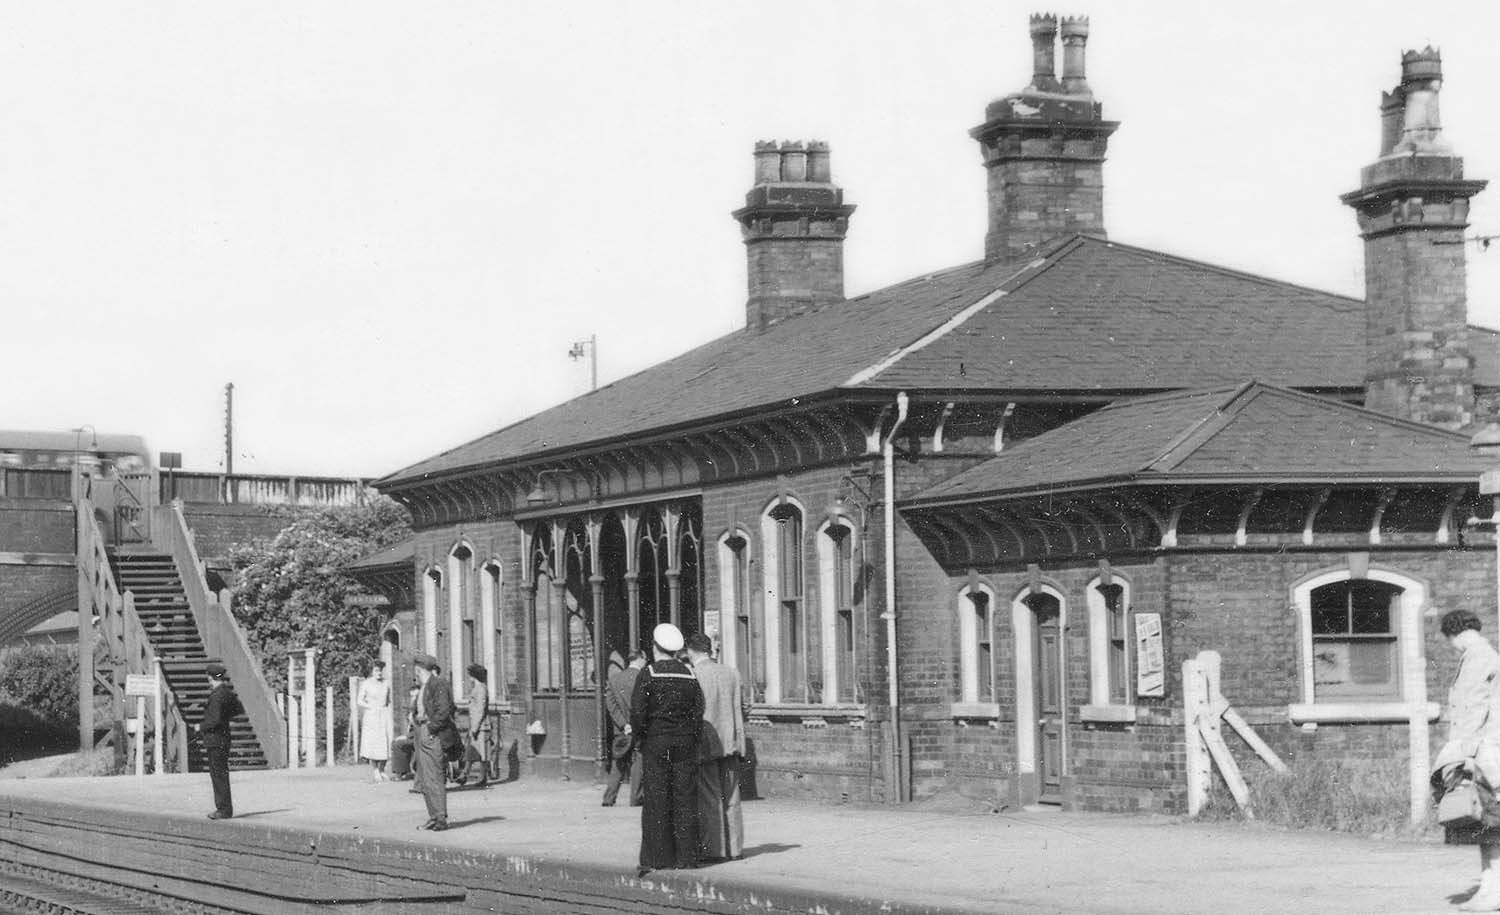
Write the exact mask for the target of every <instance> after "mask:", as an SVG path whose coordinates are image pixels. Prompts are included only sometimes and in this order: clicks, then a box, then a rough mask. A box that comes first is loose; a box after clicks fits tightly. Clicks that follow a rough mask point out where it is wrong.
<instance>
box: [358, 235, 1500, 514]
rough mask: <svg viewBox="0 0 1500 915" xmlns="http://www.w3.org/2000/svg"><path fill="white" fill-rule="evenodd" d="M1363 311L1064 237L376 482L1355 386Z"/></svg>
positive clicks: (746, 337)
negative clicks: (819, 428)
mask: <svg viewBox="0 0 1500 915" xmlns="http://www.w3.org/2000/svg"><path fill="white" fill-rule="evenodd" d="M1363 309H1364V304H1363V302H1362V301H1360V300H1358V299H1353V298H1349V297H1346V296H1339V295H1334V294H1331V293H1326V292H1319V291H1316V290H1311V289H1307V288H1304V287H1300V286H1294V285H1291V284H1287V283H1281V282H1276V281H1273V280H1268V279H1265V278H1262V277H1257V276H1253V275H1250V274H1246V273H1239V272H1236V271H1232V270H1226V269H1223V268H1220V267H1215V266H1211V265H1208V264H1203V263H1199V262H1196V261H1190V260H1186V259H1183V258H1180V257H1175V256H1172V255H1168V254H1163V253H1161V252H1156V251H1150V250H1146V249H1143V248H1136V247H1131V246H1129V245H1124V244H1120V243H1118V242H1112V241H1105V240H1103V239H1098V238H1093V237H1088V236H1072V237H1068V238H1065V239H1061V240H1060V241H1059V242H1057V243H1056V244H1054V245H1052V246H1051V247H1050V248H1048V249H1046V250H1044V251H1042V252H1040V253H1039V254H1038V255H1037V256H1036V257H1035V258H1034V259H1032V260H1030V261H1021V262H997V263H984V262H977V263H972V264H966V265H963V266H960V267H955V268H953V269H950V270H946V271H943V272H940V273H933V274H929V275H927V276H922V277H918V278H916V279H912V280H909V281H906V282H903V283H898V284H896V285H894V286H890V287H887V288H885V289H881V290H878V291H876V292H872V293H869V294H867V295H862V296H858V297H856V298H853V299H848V300H846V301H843V302H838V303H835V304H832V305H828V306H826V307H824V308H822V309H820V310H818V311H816V312H813V313H811V314H807V315H803V316H801V317H798V318H794V319H791V320H788V321H784V322H782V323H780V324H777V325H774V326H772V327H771V328H769V329H766V330H764V331H753V330H748V329H747V330H741V331H737V332H735V333H732V334H729V335H727V336H724V337H721V338H719V339H717V340H714V341H712V342H710V343H707V344H705V345H703V346H701V347H698V348H697V349H694V350H692V351H690V352H687V353H684V354H683V355H681V356H678V357H676V358H673V359H669V360H667V361H665V362H662V363H659V364H658V365H655V366H653V367H651V368H649V369H646V370H645V371H642V372H639V373H637V374H635V375H631V376H629V377H626V378H623V379H621V380H619V381H617V382H615V383H613V384H610V385H606V386H604V387H602V388H600V389H598V390H597V391H593V392H591V393H589V394H586V395H584V396H582V397H578V398H575V399H574V400H570V401H568V402H566V403H563V404H561V405H559V406H556V407H553V408H551V409H548V410H544V411H542V412H540V413H537V414H535V415H533V416H531V417H528V418H526V419H523V420H521V421H520V422H517V423H514V424H512V425H510V426H507V427H505V428H503V429H500V430H498V431H496V432H493V433H491V434H489V435H486V436H483V437H481V438H478V439H475V440H474V441H471V442H468V443H466V444H463V445H459V446H458V447H456V448H453V449H450V450H448V451H444V452H442V453H440V454H437V455H435V456H433V457H431V458H428V459H426V460H423V461H420V462H418V463H416V464H413V465H411V466H409V467H406V468H404V469H402V470H399V471H397V472H395V473H393V474H391V475H389V476H387V477H385V478H384V479H382V480H378V481H376V485H377V486H394V485H397V484H401V483H407V482H414V481H417V480H420V479H422V478H424V477H428V476H431V475H441V474H445V473H449V472H453V471H459V470H463V469H466V468H473V467H480V466H484V465H488V464H495V463H504V462H508V461H514V460H520V459H535V458H540V457H543V456H545V455H546V454H548V453H549V452H556V451H563V450H566V449H570V448H576V447H581V446H585V445H600V444H604V443H607V442H610V441H613V440H618V439H623V438H627V437H630V436H634V435H641V434H644V433H647V432H654V431H666V430H667V429H670V428H673V427H678V426H685V425H690V424H694V423H703V422H706V421H709V420H712V419H714V418H716V417H725V416H730V415H733V414H736V413H740V412H752V411H757V410H766V409H770V408H774V407H775V406H777V405H778V404H781V403H786V402H789V401H791V400H793V399H794V398H810V397H814V396H821V395H827V394H834V393H838V392H841V391H842V392H849V391H861V390H863V391H871V392H880V391H893V390H906V391H908V392H921V391H935V392H936V391H952V392H955V393H956V392H960V391H975V390H985V391H995V392H1008V393H1016V394H1024V393H1027V392H1030V393H1038V394H1041V393H1069V392H1071V393H1098V394H1100V395H1105V396H1113V395H1115V394H1130V393H1145V392H1153V391H1161V390H1172V389H1185V388H1206V387H1211V386H1215V385H1222V384H1227V383H1233V382H1235V381H1237V380H1239V379H1243V378H1247V377H1255V378H1260V379H1263V380H1265V381H1267V382H1270V383H1274V384H1279V385H1286V386H1291V387H1303V388H1312V389H1322V390H1331V389H1346V390H1358V389H1360V388H1361V387H1362V386H1363V377H1364V352H1363V341H1364V312H1363ZM1495 342H1496V344H1497V345H1496V346H1495V347H1492V349H1494V350H1495V358H1494V359H1492V360H1490V362H1491V363H1493V367H1494V374H1495V376H1496V380H1497V381H1500V338H1497V339H1496V341H1495Z"/></svg>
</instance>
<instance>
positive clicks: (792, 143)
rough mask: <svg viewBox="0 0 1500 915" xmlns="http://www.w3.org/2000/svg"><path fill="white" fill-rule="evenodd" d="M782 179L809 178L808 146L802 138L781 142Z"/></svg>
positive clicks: (799, 179) (803, 179)
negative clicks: (803, 142) (803, 143)
mask: <svg viewBox="0 0 1500 915" xmlns="http://www.w3.org/2000/svg"><path fill="white" fill-rule="evenodd" d="M781 180H782V181H806V180H807V147H806V146H804V145H802V141H800V140H787V141H786V142H785V143H782V144H781Z"/></svg>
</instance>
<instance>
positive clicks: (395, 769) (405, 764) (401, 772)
mask: <svg viewBox="0 0 1500 915" xmlns="http://www.w3.org/2000/svg"><path fill="white" fill-rule="evenodd" d="M421 700H422V684H420V683H418V684H416V685H414V686H412V688H411V692H410V693H408V694H407V696H406V733H405V734H403V735H401V736H400V737H397V738H396V739H395V740H392V741H391V762H390V765H389V766H388V767H387V771H388V772H389V773H390V777H391V778H394V779H395V780H397V781H405V780H407V779H409V778H413V777H414V776H415V774H416V766H415V765H414V764H413V763H414V761H415V759H416V753H417V704H418V703H419V702H421Z"/></svg>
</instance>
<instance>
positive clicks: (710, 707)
mask: <svg viewBox="0 0 1500 915" xmlns="http://www.w3.org/2000/svg"><path fill="white" fill-rule="evenodd" d="M713 650H714V643H713V640H712V639H710V638H709V637H708V636H706V635H704V634H703V633H701V632H696V633H694V634H692V635H690V636H688V640H687V653H688V659H689V660H690V661H691V662H692V665H693V673H694V674H695V675H696V676H697V677H698V686H699V687H700V688H701V689H702V690H703V733H702V736H701V737H700V738H699V743H698V749H699V756H700V757H701V759H702V763H701V764H700V765H699V767H698V833H699V835H700V837H701V839H700V845H699V848H700V849H701V850H702V855H703V858H704V859H706V860H712V859H718V860H731V861H732V860H735V859H738V858H739V857H740V856H741V855H742V854H743V853H744V850H745V820H744V817H743V816H742V815H741V812H740V760H741V759H742V758H743V757H744V755H745V692H744V690H743V689H742V688H741V686H740V674H739V671H737V670H735V669H734V668H733V667H727V666H725V665H723V664H720V663H719V662H718V661H715V660H714V659H713Z"/></svg>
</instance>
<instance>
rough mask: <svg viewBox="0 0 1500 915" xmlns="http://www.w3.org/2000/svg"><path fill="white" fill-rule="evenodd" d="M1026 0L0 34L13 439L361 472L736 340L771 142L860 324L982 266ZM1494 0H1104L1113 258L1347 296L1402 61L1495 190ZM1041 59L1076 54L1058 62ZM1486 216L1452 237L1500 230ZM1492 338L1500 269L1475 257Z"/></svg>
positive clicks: (1499, 314) (15, 19)
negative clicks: (823, 235)
mask: <svg viewBox="0 0 1500 915" xmlns="http://www.w3.org/2000/svg"><path fill="white" fill-rule="evenodd" d="M1036 8H1037V7H1035V6H1034V5H1032V4H1030V3H1017V2H1010V0H1004V2H999V0H971V2H946V3H934V2H931V0H925V2H899V3H898V2H884V0H882V2H863V3H854V2H840V3H835V2H818V0H802V2H797V3H788V2H771V0H757V2H754V3H747V2H736V3H721V2H703V0H683V2H659V0H631V2H629V3H622V2H618V0H611V2H587V3H585V2H571V3H553V2H540V0H539V2H529V3H522V2H515V0H482V2H471V3H461V2H443V3H422V4H413V3H392V2H371V0H359V2H349V3H320V2H309V0H298V2H267V0H256V2H249V3H237V2H236V3H231V2H224V0H216V2H213V3H187V2H175V3H173V2H161V3H151V4H114V3H62V2H57V3H52V2H49V3H21V2H17V0H11V2H9V3H7V4H5V5H4V7H3V8H0V42H3V46H0V119H3V120H0V123H3V124H4V125H5V126H4V128H3V132H0V303H3V309H4V311H3V315H4V320H3V322H0V372H3V374H0V379H3V380H0V428H28V429H66V428H69V427H74V426H78V425H80V424H82V423H89V424H91V425H93V426H94V427H96V428H97V429H98V430H99V431H101V432H106V431H107V432H131V433H139V434H143V435H145V436H146V437H147V439H148V440H149V442H150V443H151V445H152V447H153V449H156V450H169V451H181V452H184V456H185V464H186V467H187V468H188V469H197V470H209V469H216V468H218V467H221V466H222V450H223V438H222V436H223V428H222V423H223V385H224V383H225V382H227V381H233V382H234V384H235V420H236V422H235V444H236V457H235V469H236V470H237V471H241V472H265V473H306V474H339V475H350V474H361V475H379V474H384V473H388V472H390V471H393V470H396V469H398V468H399V467H401V466H404V465H405V464H408V463H411V462H413V461H416V460H419V459H421V458H423V457H426V456H428V455H430V454H434V453H436V452H438V451H441V450H444V449H446V448H449V447H451V446H453V445H455V444H458V443H460V442H462V441H466V440H468V439H471V438H473V437H475V436H478V435H481V434H483V433H485V432H488V431H491V430H493V429H495V428H498V427H499V426H501V425H504V424H506V423H509V422H512V421H514V420H516V419H519V418H521V417H523V416H526V415H528V414H530V413H533V412H535V411H537V410H538V409H541V408H543V407H546V406H549V405H551V404H553V403H556V402H558V401H560V400H563V399H566V398H567V397H570V396H573V395H575V394H578V393H582V392H583V391H584V390H586V388H587V386H588V374H587V372H588V370H587V365H586V362H573V361H570V360H569V359H568V358H567V357H566V353H567V350H568V348H569V346H570V344H571V343H572V342H573V341H574V340H577V339H580V338H584V337H587V336H588V335H589V334H591V333H592V334H597V335H598V338H599V373H600V380H601V382H608V381H611V380H614V379H617V378H619V377H621V376H623V375H625V374H628V373H631V372H634V371H637V370H639V369H641V368H644V367H646V366H648V365H650V364H652V363H654V362H657V361H659V360H661V359H663V358H666V357H669V356H672V355H674V354H676V353H679V352H681V351H683V350H685V349H688V348H690V347H691V346H694V345H696V344H698V343H701V342H703V341H705V340H708V339H710V338H712V337H715V336H718V335H720V334H722V333H725V332H728V331H731V330H733V329H735V328H736V327H738V326H739V325H741V324H742V323H743V320H744V299H745V259H744V247H743V245H742V244H741V242H740V238H739V229H738V227H737V226H736V224H735V223H734V221H733V220H731V219H730V218H729V215H728V214H729V212H730V211H731V210H732V209H734V208H736V207H737V206H739V205H741V204H742V202H743V195H744V192H745V191H746V190H747V188H748V187H749V184H750V180H751V158H750V151H751V147H752V145H753V143H754V141H755V140H757V139H762V138H797V139H814V138H815V139H823V140H827V141H828V142H829V143H830V144H831V146H832V150H833V171H834V178H835V180H836V181H837V182H838V183H839V184H841V185H842V186H843V187H844V189H845V195H846V199H847V200H848V201H849V202H852V203H854V204H856V205H857V206H858V207H859V210H858V212H856V213H855V214H854V217H853V219H852V224H851V230H850V234H849V239H848V242H847V243H846V249H845V253H846V271H847V272H846V287H847V291H848V293H849V294H850V295H854V294H858V293H860V292H864V291H868V290H870V289H874V288H878V287H880V286H883V285H886V284H888V283H891V282H894V281H897V280H900V279H903V278H906V277H908V276H912V275H916V274H921V273H925V272H928V271H931V270H933V269H937V268H941V267H946V266H951V265H954V264H958V263H963V262H966V261H969V260H973V259H976V258H977V257H979V256H980V254H981V253H982V250H983V238H984V230H985V199H984V180H985V178H984V170H983V168H982V167H981V165H980V160H979V153H978V148H977V145H976V144H975V143H974V142H973V141H972V140H970V139H969V137H968V133H967V132H968V129H969V128H971V127H973V126H975V125H976V124H978V123H980V122H981V121H982V120H983V112H984V106H985V104H986V103H987V102H988V101H990V100H991V99H993V98H995V97H997V96H1000V95H1003V94H1006V93H1009V92H1012V91H1015V90H1017V89H1019V88H1021V87H1022V86H1023V85H1025V83H1026V82H1027V81H1028V80H1029V78H1030V74H1031V57H1030V41H1029V39H1028V37H1027V15H1028V14H1029V13H1030V12H1032V11H1033V10H1034V9H1036ZM1497 10H1500V4H1496V3H1493V2H1469V3H1453V2H1446V3H1445V2H1430V0H1429V2H1425V3H1421V4H1414V3H1411V2H1409V0H1403V2H1370V0H1359V2H1353V0H1339V2H1328V0H1320V2H1317V3H1308V2H1294V0H1280V2H1270V0H1252V2H1245V0H1242V2H1234V3H1213V4H1204V3H1201V2H1197V0H1175V2H1165V0H1150V2H1148V0H1108V2H1095V3H1093V4H1091V5H1083V4H1080V5H1078V6H1077V7H1075V8H1071V9H1060V10H1059V12H1061V13H1064V14H1073V13H1085V14H1089V15H1090V16H1091V19H1092V26H1093V35H1092V37H1091V38H1090V41H1089V50H1088V76H1089V81H1090V83H1091V85H1092V86H1093V88H1094V91H1095V94H1096V97H1097V98H1098V99H1099V100H1101V101H1102V102H1103V103H1104V110H1105V116H1106V117H1109V118H1112V119H1116V120H1120V121H1121V122H1122V125H1121V127H1120V129H1119V131H1118V132H1117V133H1116V134H1115V136H1114V138H1113V140H1112V142H1111V144H1110V158H1109V163H1108V164H1107V165H1106V170H1105V180H1106V194H1105V200H1106V222H1107V226H1108V229H1109V231H1110V234H1111V236H1112V237H1114V238H1116V239H1119V240H1121V241H1125V242H1129V243H1132V244H1140V245H1145V246H1148V247H1155V248H1160V249H1162V250H1166V251H1170V252H1174V253H1179V254H1183V255H1186V256H1190V257H1197V258H1202V259H1205V260H1208V261H1212V262H1216V263H1220V264H1224V265H1227V266H1231V267H1237V268H1242V269H1247V270H1251V271H1255V272H1260V273H1265V274H1268V275H1271V276H1274V277H1278V278H1282V279H1286V280H1290V281H1294V282H1300V283H1305V284H1308V285H1312V286H1317V287H1321V288H1325V289H1330V290H1334V291H1338V292H1345V293H1351V294H1356V295H1358V294H1360V293H1361V290H1362V279H1361V272H1362V270H1361V267H1362V265H1361V257H1362V255H1361V244H1360V241H1359V239H1358V237H1357V236H1356V234H1355V232H1356V229H1355V223H1354V217H1353V213H1352V212H1350V211H1349V210H1348V209H1347V208H1345V207H1343V206H1342V205H1341V204H1340V203H1339V201H1338V195H1339V194H1340V193H1342V192H1345V191H1349V190H1353V189H1354V188H1355V186H1356V185H1357V183H1358V170H1359V168H1360V167H1361V166H1363V165H1365V164H1367V163H1368V162H1370V161H1371V160H1372V159H1373V158H1374V157H1375V154H1376V152H1377V143H1378V137H1379V116H1378V105H1379V100H1380V92H1381V91H1382V90H1384V89H1389V88H1391V87H1393V86H1394V85H1395V84H1396V82H1397V80H1398V79H1399V76H1400V52H1401V51H1402V50H1403V49H1406V48H1412V47H1418V46H1421V45H1424V44H1427V43H1432V44H1434V45H1438V46H1440V47H1441V49H1442V51H1443V65H1444V74H1445V77H1446V83H1445V88H1444V91H1443V94H1442V109H1443V119H1444V123H1445V125H1446V126H1447V135H1448V137H1449V139H1450V140H1451V141H1452V142H1453V143H1454V145H1455V147H1456V149H1457V151H1458V152H1459V153H1461V154H1463V155H1464V156H1465V157H1466V159H1467V172H1468V175H1469V176H1470V177H1478V178H1490V179H1493V180H1496V181H1500V118H1497V117H1495V110H1496V109H1495V97H1496V95H1497V93H1500V58H1497V56H1496V54H1495V52H1494V47H1495V41H1496V38H1497V35H1500V11H1497ZM1060 60H1061V55H1060V54H1059V61H1060ZM1497 201H1500V187H1496V188H1493V189H1491V190H1490V191H1488V192H1486V193H1484V194H1481V195H1480V196H1479V197H1478V198H1476V200H1475V206H1474V209H1473V211H1472V214H1471V215H1472V220H1473V224H1474V225H1473V229H1472V231H1473V232H1475V233H1479V234H1497V233H1500V202H1497ZM1469 264H1470V319H1471V321H1474V322H1476V323H1484V324H1490V325H1500V244H1497V245H1496V246H1495V247H1493V248H1492V249H1491V250H1490V251H1489V252H1480V251H1478V250H1477V249H1475V248H1471V249H1470V260H1469Z"/></svg>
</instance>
